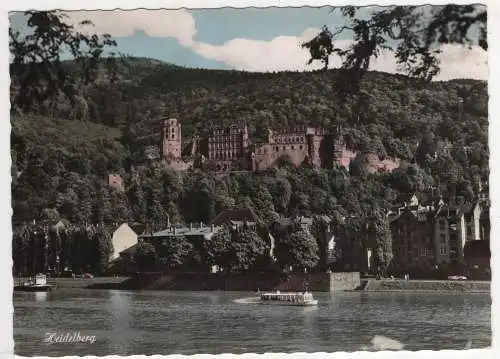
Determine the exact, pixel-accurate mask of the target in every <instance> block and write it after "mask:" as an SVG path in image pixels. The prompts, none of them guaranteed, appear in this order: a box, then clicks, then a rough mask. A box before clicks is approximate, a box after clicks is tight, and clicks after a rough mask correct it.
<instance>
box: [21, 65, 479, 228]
mask: <svg viewBox="0 0 500 359" xmlns="http://www.w3.org/2000/svg"><path fill="white" fill-rule="evenodd" d="M114 66H115V71H116V73H117V76H116V77H115V78H114V79H112V80H111V79H108V78H107V77H106V76H104V77H103V78H102V79H101V80H100V81H98V82H96V83H95V84H93V85H90V86H85V87H84V86H82V88H81V89H80V93H79V94H78V101H74V102H69V101H68V100H66V99H59V100H58V101H54V102H51V103H50V104H49V103H47V104H46V105H42V106H40V108H39V109H38V110H37V111H36V112H37V113H36V116H34V115H35V114H30V115H19V116H14V117H13V118H12V123H13V141H12V147H13V156H14V161H13V162H14V167H15V168H17V169H16V172H20V170H19V169H22V170H21V171H22V173H23V174H22V175H21V176H20V177H19V179H17V180H16V183H15V184H14V185H13V199H14V219H16V220H22V219H24V220H28V219H29V218H32V217H37V218H38V217H40V216H42V215H43V213H48V212H51V211H52V210H55V211H56V212H57V214H58V215H59V216H62V217H64V218H67V219H69V220H72V221H95V220H100V219H103V218H106V219H107V220H119V219H120V220H121V219H122V218H123V219H127V218H132V219H133V220H137V221H143V222H144V221H146V220H153V221H156V222H161V223H162V224H161V225H163V223H164V222H165V217H166V213H168V214H169V215H170V217H171V218H175V219H176V220H179V221H204V222H209V221H210V219H211V218H213V216H214V215H215V213H216V212H217V211H218V210H220V209H222V208H225V207H228V206H234V205H242V204H245V205H250V206H252V207H253V208H255V209H256V210H258V211H261V212H264V213H266V214H267V216H263V217H264V218H273V217H275V216H277V215H278V214H290V213H292V212H294V211H297V210H300V211H305V212H309V213H324V212H332V211H333V210H341V211H347V212H351V213H366V212H367V211H369V210H370V208H372V207H373V206H383V207H387V206H390V205H391V204H392V203H393V202H394V201H395V200H396V198H397V197H398V196H399V195H400V194H404V193H408V192H411V191H413V190H415V189H424V188H428V187H430V186H434V187H436V188H438V189H439V191H441V193H442V194H443V195H445V196H448V197H455V196H457V195H463V196H466V197H467V198H473V197H474V196H476V195H477V191H478V184H479V182H481V180H486V179H487V177H488V173H489V172H488V158H489V157H488V145H487V143H488V136H487V134H488V117H487V116H488V112H487V101H488V98H487V84H486V83H485V82H480V81H473V80H455V81H448V82H433V83H423V82H418V81H414V80H410V79H408V78H407V77H405V76H400V75H389V74H385V73H376V72H373V73H369V74H368V75H367V76H366V77H365V78H364V80H363V82H362V86H361V87H362V92H361V94H360V95H359V96H358V97H357V98H353V99H351V100H349V101H340V100H339V99H338V98H337V96H336V89H335V85H334V83H335V81H334V80H335V77H336V76H337V75H338V71H335V70H332V71H327V72H324V71H316V72H279V73H247V72H239V71H215V70H202V69H187V68H179V67H176V66H171V65H169V64H163V63H160V62H157V61H153V60H148V59H131V58H125V59H122V60H120V62H119V64H118V65H114ZM102 71H104V73H106V71H107V70H102ZM163 116H168V117H176V118H178V119H179V120H180V121H181V123H182V130H183V139H185V140H187V139H189V137H190V136H192V135H194V134H195V133H197V132H199V131H201V130H203V129H205V128H206V127H213V126H221V125H228V124H230V123H234V122H235V121H243V122H246V123H247V124H248V126H249V131H250V134H251V136H252V138H253V139H254V140H258V139H260V138H262V137H263V136H264V135H265V131H266V129H267V128H268V127H270V128H288V127H294V126H297V125H302V124H308V125H312V126H321V127H324V128H326V129H327V130H334V129H335V128H337V126H338V125H339V124H341V125H342V128H343V132H344V135H345V138H346V141H347V143H348V145H349V147H351V148H352V149H355V150H358V151H360V152H362V153H377V154H379V155H380V156H382V157H383V156H392V157H398V158H400V159H402V160H403V161H404V162H405V163H406V165H405V166H403V168H401V169H400V170H398V171H395V172H394V173H392V174H390V175H389V174H386V175H382V176H371V175H368V174H366V173H365V171H363V170H362V169H358V170H357V169H356V168H353V171H351V174H350V175H349V174H347V173H345V172H344V171H343V170H341V169H335V170H331V171H326V170H325V171H317V170H312V169H308V168H299V169H292V168H286V167H285V168H282V169H279V170H271V171H268V172H266V173H260V174H254V175H252V176H248V175H238V174H231V175H228V176H223V177H220V176H215V175H207V174H201V173H191V174H189V176H187V175H182V174H177V173H172V172H169V171H165V170H161V169H155V168H151V167H150V166H147V164H146V163H144V161H143V157H142V149H143V146H144V145H145V144H146V143H145V141H144V139H145V138H146V139H148V140H147V141H146V142H148V141H149V143H151V144H153V143H157V140H158V132H157V125H158V123H159V120H160V119H161V118H162V117H163ZM53 118H66V119H68V120H53ZM120 133H121V135H120ZM100 134H102V136H101V135H100ZM49 144H50V145H49ZM44 148H46V149H44ZM53 148H55V149H56V150H53ZM35 154H36V155H35ZM55 156H60V157H55ZM78 163H83V164H85V165H83V166H80V165H78ZM355 166H356V165H355ZM42 169H43V171H42ZM42 172H43V173H42ZM115 172H117V173H121V174H122V175H123V177H124V178H125V182H126V186H127V191H126V192H125V193H119V192H116V191H111V190H109V189H108V188H107V187H106V176H107V174H108V173H115ZM54 178H58V180H55V179H54ZM68 178H70V179H71V180H68ZM32 198H36V201H32V200H31V199H32ZM28 201H29V203H28ZM79 203H83V204H84V206H79V205H78V204H79ZM28 204H29V205H28ZM75 205H76V207H75ZM82 208H83V209H82ZM111 211H117V213H120V214H119V215H114V214H111ZM51 213H54V211H52V212H51Z"/></svg>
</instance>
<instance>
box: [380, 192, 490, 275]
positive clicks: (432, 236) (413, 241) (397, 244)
mask: <svg viewBox="0 0 500 359" xmlns="http://www.w3.org/2000/svg"><path fill="white" fill-rule="evenodd" d="M480 219H481V207H480V206H479V204H478V202H477V201H475V202H472V203H465V201H464V200H463V199H458V201H455V202H450V203H445V202H444V201H443V199H442V198H436V197H433V196H432V195H430V196H429V195H428V194H425V193H424V194H414V195H413V196H412V197H411V198H410V199H409V200H408V201H407V202H405V204H404V206H401V207H399V208H397V209H396V210H395V211H392V212H391V213H390V214H389V220H390V226H391V232H392V241H393V255H394V258H393V263H392V264H393V270H394V271H396V272H401V271H404V272H414V273H420V274H422V273H429V272H433V271H434V272H435V271H436V270H437V269H439V268H442V269H443V268H446V269H447V270H449V271H452V272H453V271H455V272H457V271H458V272H460V271H463V270H464V267H465V264H466V260H465V254H464V248H465V247H466V245H467V244H468V243H471V242H474V241H478V240H480V239H481V231H483V232H484V230H483V229H482V227H483V225H482V224H481V220H480Z"/></svg>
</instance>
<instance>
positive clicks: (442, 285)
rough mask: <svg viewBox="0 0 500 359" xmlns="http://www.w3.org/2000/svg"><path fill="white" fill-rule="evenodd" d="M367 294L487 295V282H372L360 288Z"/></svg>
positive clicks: (488, 289)
mask: <svg viewBox="0 0 500 359" xmlns="http://www.w3.org/2000/svg"><path fill="white" fill-rule="evenodd" d="M362 288H363V290H364V291H367V292H468V293H489V292H490V291H491V282H489V281H469V280H467V281H451V280H373V279H370V280H368V281H367V283H366V285H364V286H362Z"/></svg>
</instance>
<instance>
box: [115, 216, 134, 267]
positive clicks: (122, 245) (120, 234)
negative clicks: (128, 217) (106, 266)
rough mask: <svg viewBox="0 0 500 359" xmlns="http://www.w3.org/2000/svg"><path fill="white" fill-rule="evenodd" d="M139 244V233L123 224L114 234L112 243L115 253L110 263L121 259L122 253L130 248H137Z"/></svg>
mask: <svg viewBox="0 0 500 359" xmlns="http://www.w3.org/2000/svg"><path fill="white" fill-rule="evenodd" d="M137 242H138V239H137V233H136V232H134V230H133V229H132V228H130V227H129V225H128V224H127V223H123V224H121V225H120V226H119V227H118V228H117V229H116V230H115V231H114V233H113V237H112V238H111V243H112V244H113V253H112V254H111V257H110V261H113V260H115V259H117V258H119V257H120V253H121V252H123V251H125V250H126V249H128V248H131V247H133V246H135V245H136V244H137Z"/></svg>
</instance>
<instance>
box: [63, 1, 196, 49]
mask: <svg viewBox="0 0 500 359" xmlns="http://www.w3.org/2000/svg"><path fill="white" fill-rule="evenodd" d="M67 15H68V16H69V18H70V20H71V22H73V23H74V24H77V23H79V22H81V21H83V20H90V21H92V23H93V24H94V27H93V28H88V31H91V32H94V33H98V34H104V33H107V34H110V35H112V36H116V37H126V36H132V35H134V32H135V31H144V32H145V33H146V34H147V35H149V36H155V37H171V38H175V39H177V40H178V41H179V43H180V44H181V45H183V46H191V45H192V43H193V39H194V36H195V35H196V25H195V21H194V18H193V16H192V15H191V13H189V12H188V11H187V10H184V9H180V10H145V9H140V10H133V11H125V10H114V11H72V12H67ZM86 28H87V27H86Z"/></svg>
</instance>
